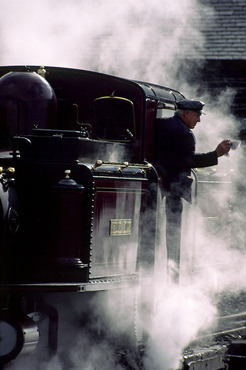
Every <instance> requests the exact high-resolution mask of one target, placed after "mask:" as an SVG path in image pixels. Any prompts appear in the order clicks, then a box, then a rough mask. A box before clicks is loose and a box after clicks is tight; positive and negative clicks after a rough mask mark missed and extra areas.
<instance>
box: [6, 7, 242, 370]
mask: <svg viewBox="0 0 246 370" xmlns="http://www.w3.org/2000/svg"><path fill="white" fill-rule="evenodd" d="M0 4H1V15H0V19H1V28H0V40H1V55H0V63H1V64H2V65H16V64H24V65H33V64H35V65H44V66H45V65H46V66H47V65H53V66H62V67H73V68H81V69H88V70H94V71H100V72H105V73H110V74H115V75H118V76H121V77H126V78H132V79H135V80H145V81H149V82H153V83H157V84H162V85H164V86H169V87H172V88H175V89H177V90H181V92H182V93H184V94H185V95H186V96H187V97H188V98H197V96H195V95H196V94H197V91H198V90H199V86H198V83H197V85H196V83H194V84H193V85H192V86H191V85H188V84H187V80H188V78H189V77H190V75H192V73H193V71H192V70H191V69H190V65H189V63H188V61H186V63H184V59H186V60H187V59H188V58H189V57H192V58H193V60H197V61H199V66H201V64H202V54H201V51H202V48H203V45H204V37H203V36H202V33H201V31H200V30H199V25H200V21H201V19H202V17H203V15H206V14H207V12H209V16H210V17H212V16H213V11H212V10H211V9H210V8H208V7H206V6H204V5H201V4H200V3H199V2H198V0H178V1H171V2H170V1H169V0H152V1H147V0H142V1H132V0H124V1H123V2H122V1H117V0H93V1H91V0H84V1H78V0H70V1H65V0H43V1H37V0H26V1H24V2H21V1H19V0H11V1H9V0H0ZM181 65H182V71H183V72H182V74H181V75H180V74H179V76H180V79H179V80H177V78H176V76H177V75H178V73H179V72H180V70H179V69H180V67H181ZM194 65H195V64H194V63H193V64H192V68H194ZM234 94H235V91H232V90H230V89H227V90H225V91H222V92H221V94H220V95H219V96H217V97H216V98H214V97H213V98H212V97H211V96H210V94H209V92H208V91H203V92H202V96H199V98H200V99H201V100H203V101H204V103H205V111H206V115H204V116H202V121H201V123H199V124H198V126H197V127H196V128H195V131H194V133H195V135H196V137H197V150H198V151H200V152H203V151H204V152H208V151H211V150H214V149H215V148H216V146H217V145H218V143H219V142H220V141H221V140H222V139H225V138H231V139H235V138H236V135H237V130H238V127H237V122H236V121H235V118H234V117H233V116H232V115H231V113H230V106H231V103H232V100H233V96H234ZM116 157H117V156H116ZM116 157H115V155H114V153H112V160H114V158H116ZM241 157H242V148H239V149H238V150H236V151H233V152H231V153H230V155H229V156H228V157H222V158H220V159H219V165H218V167H216V171H215V172H214V179H216V181H218V182H219V184H217V189H218V191H216V192H215V193H214V194H213V195H212V196H211V197H212V198H210V200H209V201H210V202H211V207H213V206H214V205H216V206H218V208H219V209H220V210H221V211H220V213H219V217H220V216H221V220H217V221H216V222H217V226H218V227H219V228H222V229H223V227H224V224H222V223H223V222H227V220H226V219H224V218H223V217H222V216H224V213H223V212H227V210H228V208H230V212H231V213H230V220H231V229H230V230H231V231H230V236H229V237H227V236H226V237H225V235H224V232H223V230H222V231H221V230H220V232H215V233H212V232H211V229H209V228H208V226H207V225H208V220H207V219H206V218H204V214H202V210H201V209H200V205H199V204H198V203H197V202H196V199H195V198H194V201H193V204H192V205H185V210H184V217H183V235H184V236H183V239H182V247H183V250H182V254H181V279H180V285H179V286H177V284H173V283H172V282H171V281H169V280H168V278H167V275H166V267H167V266H166V251H165V223H164V202H163V200H161V199H160V200H159V212H160V217H159V223H158V225H159V243H158V253H157V256H158V258H157V264H156V271H155V280H154V283H153V286H152V288H153V290H154V291H155V301H154V308H155V311H154V314H153V321H152V325H151V326H147V327H145V329H146V330H147V331H148V334H149V336H150V342H149V347H148V348H147V350H146V356H145V367H146V369H147V370H159V369H160V370H165V369H170V368H175V367H177V366H178V365H179V362H180V360H181V358H182V351H183V349H184V348H185V347H186V346H187V345H188V344H189V342H190V341H191V340H193V339H194V338H195V337H196V335H197V334H198V332H199V330H201V329H204V328H205V327H206V326H210V325H211V324H212V322H213V320H214V318H215V316H216V313H217V311H216V307H215V304H214V303H215V302H216V295H217V293H220V292H222V291H223V290H225V289H232V288H233V287H235V286H237V287H238V290H240V289H245V283H244V282H245V281H246V279H245V275H244V272H243V268H241V267H240V266H241V265H242V264H243V263H244V262H245V255H244V250H245V240H246V231H245V215H244V213H243V209H246V206H244V205H245V199H244V198H245V196H244V197H242V196H243V190H242V189H245V185H246V184H245V179H243V176H242V174H241V173H240V172H239V171H238V169H239V168H240V163H242V158H241ZM210 178H212V179H213V175H211V176H210ZM223 179H224V180H225V181H224V182H223ZM160 221H161V222H160ZM225 229H226V228H225ZM226 230H227V229H226ZM225 232H227V231H225ZM228 241H231V242H232V243H231V244H230V245H229V243H228ZM228 272H229V273H228ZM117 294H118V296H113V297H111V298H113V299H112V301H110V299H109V301H108V298H107V299H106V302H107V303H105V301H103V302H100V303H99V301H97V302H95V301H92V302H93V304H92V306H91V307H92V308H93V309H95V311H96V312H98V311H100V309H101V312H102V313H101V315H102V317H103V322H106V323H107V324H106V325H107V328H108V330H109V331H110V332H111V333H112V336H114V335H115V332H118V333H123V336H124V334H125V332H124V330H125V328H126V327H127V325H126V323H127V318H128V313H129V312H130V310H129V307H127V305H125V304H126V302H127V298H126V297H124V296H123V297H122V296H121V294H120V293H117ZM146 294H147V296H148V292H146ZM151 299H152V295H151ZM116 303H117V304H116ZM119 307H120V308H121V310H120V311H118V312H117V315H116V316H115V313H116V311H117V310H119ZM80 308H81V307H80V306H76V305H75V307H73V308H72V310H71V311H68V312H69V315H70V317H71V316H72V315H73V318H74V319H73V324H70V326H68V330H64V332H63V334H64V338H65V334H66V333H68V332H69V333H71V335H70V336H69V338H72V339H71V340H70V339H69V340H68V341H69V342H70V343H69V344H70V346H71V352H70V354H69V358H67V359H66V358H65V357H64V355H63V354H62V352H58V354H57V355H56V356H55V357H54V358H53V359H52V360H48V359H46V358H42V359H41V360H40V361H39V360H37V359H36V360H35V359H32V358H31V359H29V360H25V361H24V362H23V365H22V362H20V361H19V360H17V363H16V365H15V364H13V365H11V366H10V369H18V370H19V369H22V368H23V369H24V368H25V369H26V368H27V367H26V366H27V365H28V366H29V368H34V367H33V365H32V366H31V365H30V362H31V361H33V362H32V364H33V363H34V366H36V367H35V368H37V369H38V366H41V365H42V366H41V367H40V369H41V368H42V369H44V368H45V369H57V370H60V369H63V368H65V367H64V366H65V365H69V367H67V368H70V369H73V370H74V369H75V370H76V369H81V368H83V369H85V370H90V369H97V368H100V369H105V370H106V369H109V368H112V369H114V368H116V369H119V370H121V366H120V365H116V363H117V359H116V358H115V353H114V351H113V349H112V348H113V347H112V346H111V343H109V342H108V341H107V339H104V340H103V338H102V341H101V342H97V343H96V346H94V344H95V343H94V342H93V338H91V336H89V335H88V332H86V331H85V330H83V331H80V332H79V333H77V332H76V318H78V319H79V320H80V319H81V316H80V313H79V312H80ZM64 310H65V309H64ZM74 311H76V312H74ZM66 313H67V312H66ZM96 323H97V322H96V321H93V324H94V325H96ZM97 329H98V330H99V329H100V328H97ZM98 330H97V331H98ZM99 331H100V330H99ZM74 332H76V334H75V335H74V336H73V333H74ZM64 338H63V340H62V345H63V347H62V350H64V348H66V347H67V345H68V343H67V342H66V340H65V339H64ZM71 343H72V344H71ZM62 350H60V351H62ZM37 361H39V364H37ZM82 361H83V367H81V362H82ZM40 364H41V365H40ZM116 366H117V367H116Z"/></svg>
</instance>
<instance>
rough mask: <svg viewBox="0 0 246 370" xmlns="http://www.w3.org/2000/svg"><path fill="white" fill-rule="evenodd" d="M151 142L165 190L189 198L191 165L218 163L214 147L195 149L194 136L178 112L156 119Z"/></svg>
mask: <svg viewBox="0 0 246 370" xmlns="http://www.w3.org/2000/svg"><path fill="white" fill-rule="evenodd" d="M155 143H156V146H155V149H156V164H157V166H159V167H161V169H162V170H163V173H165V176H166V181H167V186H168V189H167V190H168V191H169V192H171V193H172V194H174V195H177V196H179V197H182V198H184V199H185V200H187V201H188V202H191V184H192V178H191V168H197V167H208V166H213V165H216V164H218V158H217V154H216V151H212V152H209V153H195V146H196V140H195V136H194V134H193V132H192V131H191V129H190V128H188V127H187V126H186V125H185V123H184V121H183V120H182V118H181V117H179V116H174V117H171V118H159V119H157V120H156V132H155Z"/></svg>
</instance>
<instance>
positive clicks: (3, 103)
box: [0, 71, 57, 143]
mask: <svg viewBox="0 0 246 370" xmlns="http://www.w3.org/2000/svg"><path fill="white" fill-rule="evenodd" d="M56 109H57V99H56V96H55V92H54V90H53V88H52V87H51V86H50V84H49V83H48V82H47V81H46V80H45V78H43V77H42V76H40V75H39V74H38V73H36V72H29V71H25V72H19V71H15V72H9V73H7V74H5V75H3V76H2V77H1V78H0V113H1V117H0V136H1V142H4V141H5V143H7V141H8V140H9V138H11V137H12V136H13V135H16V134H31V133H32V129H33V127H39V128H53V125H54V122H56V119H55V117H56Z"/></svg>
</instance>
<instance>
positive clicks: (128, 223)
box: [109, 219, 132, 236]
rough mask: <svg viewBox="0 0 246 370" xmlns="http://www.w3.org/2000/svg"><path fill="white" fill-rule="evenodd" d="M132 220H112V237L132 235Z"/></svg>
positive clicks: (110, 228)
mask: <svg viewBox="0 0 246 370" xmlns="http://www.w3.org/2000/svg"><path fill="white" fill-rule="evenodd" d="M131 234H132V220H131V219H111V220H110V226H109V235H110V236H119V235H131Z"/></svg>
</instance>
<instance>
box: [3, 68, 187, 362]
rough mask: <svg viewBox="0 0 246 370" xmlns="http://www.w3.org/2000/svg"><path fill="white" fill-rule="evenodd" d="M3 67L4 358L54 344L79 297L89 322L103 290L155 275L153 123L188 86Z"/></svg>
mask: <svg viewBox="0 0 246 370" xmlns="http://www.w3.org/2000/svg"><path fill="white" fill-rule="evenodd" d="M0 75H1V78H0V242H1V244H0V248H1V307H0V309H1V321H0V331H1V344H0V361H1V365H2V366H3V365H4V364H6V363H8V362H9V361H11V360H13V359H15V358H16V357H17V356H18V355H20V354H22V353H24V354H25V353H30V352H32V351H33V350H34V349H35V350H37V348H38V346H39V345H40V343H38V342H40V338H41V341H42V342H43V343H45V346H46V347H47V348H48V350H50V351H53V352H55V351H56V350H57V346H58V337H59V331H60V326H61V325H62V320H63V315H64V313H63V309H64V306H65V305H66V304H68V302H70V304H71V302H72V305H75V304H76V305H78V306H79V307H80V310H79V311H80V312H81V316H83V320H82V319H81V316H80V323H81V320H82V321H83V324H84V325H86V322H87V321H89V320H90V319H89V316H90V309H91V308H90V307H91V304H92V303H91V302H93V299H94V297H98V296H100V294H106V293H107V294H109V295H110V294H112V295H113V294H114V293H115V292H117V291H119V290H125V291H126V292H130V291H133V292H134V294H133V296H134V297H135V292H136V291H139V286H140V287H141V286H143V287H144V286H146V285H145V284H149V280H148V279H147V278H149V277H151V272H152V271H153V266H154V256H155V244H156V202H157V191H158V186H159V185H158V175H157V172H156V169H155V167H154V166H153V165H152V164H151V163H152V162H153V159H154V140H153V137H154V122H155V118H156V117H157V116H162V115H165V114H167V115H170V114H171V115H172V114H173V110H174V109H175V103H176V101H177V100H179V99H181V98H183V96H182V95H181V94H180V93H179V92H177V91H174V90H171V89H168V88H165V87H161V86H157V85H153V84H147V83H142V82H137V81H131V80H126V79H122V78H118V77H115V76H110V75H105V74H100V73H96V72H89V71H83V70H76V69H67V68H57V67H45V68H44V67H39V66H30V67H26V66H7V67H0ZM140 281H144V283H143V285H141V284H140V283H139V282H140ZM142 289H145V288H142ZM150 290H151V289H150ZM140 293H141V292H140ZM127 294H128V293H127ZM140 296H141V294H140ZM128 300H129V302H128V303H129V306H130V307H131V308H132V307H133V306H134V307H135V298H133V299H132V300H131V299H130V295H129V296H128V299H127V301H128ZM119 306H120V303H119V305H118V306H117V304H116V307H115V310H116V311H118V310H119ZM61 307H62V309H61ZM64 310H65V309H64ZM133 311H134V310H133ZM143 315H144V313H143ZM43 318H46V322H47V324H46V330H45V331H44V333H42V329H41V328H42V321H43ZM81 326H83V325H82V323H81ZM130 326H131V325H130ZM111 334H112V333H111Z"/></svg>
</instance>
